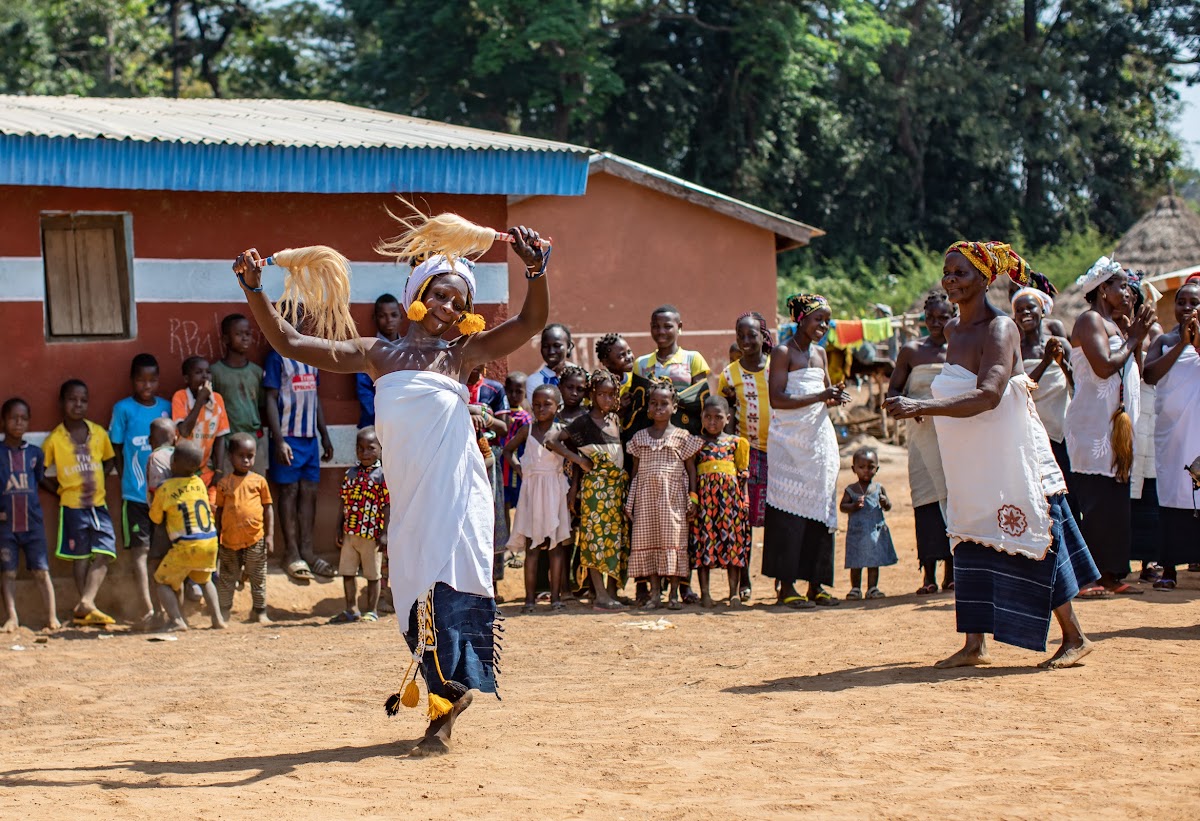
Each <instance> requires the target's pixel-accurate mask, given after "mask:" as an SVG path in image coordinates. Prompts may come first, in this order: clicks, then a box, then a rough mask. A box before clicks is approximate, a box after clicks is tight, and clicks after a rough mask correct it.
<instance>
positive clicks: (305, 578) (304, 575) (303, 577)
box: [283, 559, 313, 584]
mask: <svg viewBox="0 0 1200 821" xmlns="http://www.w3.org/2000/svg"><path fill="white" fill-rule="evenodd" d="M283 572H284V573H287V576H288V578H289V579H291V580H292V581H294V582H296V583H298V584H308V583H309V582H311V581H312V580H313V574H312V571H311V570H309V569H308V562H306V561H304V559H296V561H294V562H292V563H291V564H288V565H286V566H285V567H284V568H283Z"/></svg>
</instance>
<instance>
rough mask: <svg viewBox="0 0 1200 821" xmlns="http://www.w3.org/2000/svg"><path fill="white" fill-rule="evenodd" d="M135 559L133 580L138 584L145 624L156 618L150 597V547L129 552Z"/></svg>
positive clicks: (136, 548) (152, 600)
mask: <svg viewBox="0 0 1200 821" xmlns="http://www.w3.org/2000/svg"><path fill="white" fill-rule="evenodd" d="M129 553H130V555H131V556H132V557H133V580H134V582H135V583H136V584H137V592H138V597H139V598H140V599H141V602H140V604H141V605H142V617H141V618H140V619H139V621H140V622H141V623H143V624H146V623H148V622H150V620H151V619H153V618H154V599H152V598H151V597H150V568H149V557H150V547H149V546H146V547H134V548H131V549H130V551H129Z"/></svg>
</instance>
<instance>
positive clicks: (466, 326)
mask: <svg viewBox="0 0 1200 821" xmlns="http://www.w3.org/2000/svg"><path fill="white" fill-rule="evenodd" d="M486 327H487V320H485V319H484V318H483V317H482V316H480V315H479V314H470V313H469V314H465V315H464V316H463V318H462V319H460V320H459V322H458V330H459V333H461V334H462V335H463V336H470V335H471V334H477V333H479V332H480V331H482V330H483V329H484V328H486Z"/></svg>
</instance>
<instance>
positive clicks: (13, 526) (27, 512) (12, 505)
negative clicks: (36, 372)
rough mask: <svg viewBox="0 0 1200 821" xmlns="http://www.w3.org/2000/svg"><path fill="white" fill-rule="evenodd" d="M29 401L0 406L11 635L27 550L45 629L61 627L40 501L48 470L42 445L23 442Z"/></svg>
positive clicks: (3, 555)
mask: <svg viewBox="0 0 1200 821" xmlns="http://www.w3.org/2000/svg"><path fill="white" fill-rule="evenodd" d="M29 418H30V413H29V403H28V402H26V401H25V400H24V399H20V398H17V397H15V396H14V397H13V398H11V399H9V400H7V401H6V402H5V403H4V407H3V409H0V420H3V422H4V441H3V444H0V572H2V573H3V577H2V585H0V594H2V598H3V599H4V612H5V616H4V626H3V627H0V632H3V633H11V632H13V631H14V630H16V629H17V627H19V626H20V620H19V619H18V618H17V598H16V595H17V560H18V558H19V557H20V555H21V554H22V553H24V554H25V569H26V570H28V571H29V573H30V575H32V576H33V578H34V579H35V580H36V581H37V586H38V589H39V590H40V591H41V593H42V603H43V604H45V605H46V614H47V618H46V627H47V628H49V629H50V630H57V629H58V628H59V627H62V625H61V624H60V623H59V621H58V615H57V613H56V612H55V610H56V607H57V605H56V604H55V602H54V583H53V582H52V581H51V579H50V563H49V561H48V557H47V555H46V554H47V549H46V532H45V529H44V528H43V523H42V505H41V502H40V501H39V500H38V485H40V484H41V482H42V475H43V473H44V472H45V470H46V457H45V455H44V454H43V453H42V449H41V448H39V447H38V446H36V445H31V444H29V443H28V442H26V441H25V433H26V431H28V430H29Z"/></svg>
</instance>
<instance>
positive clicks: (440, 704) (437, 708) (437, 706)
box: [429, 693, 454, 721]
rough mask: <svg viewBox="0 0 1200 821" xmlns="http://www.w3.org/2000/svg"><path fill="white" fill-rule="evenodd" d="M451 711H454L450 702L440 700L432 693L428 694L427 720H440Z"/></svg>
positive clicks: (439, 697)
mask: <svg viewBox="0 0 1200 821" xmlns="http://www.w3.org/2000/svg"><path fill="white" fill-rule="evenodd" d="M452 709H454V705H453V704H452V703H451V702H449V701H447V700H446V699H444V698H442V697H441V696H435V695H434V694H433V693H430V694H429V720H430V721H434V720H435V719H439V718H441V717H442V716H444V715H446V713H448V712H450V711H451V710H452Z"/></svg>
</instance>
